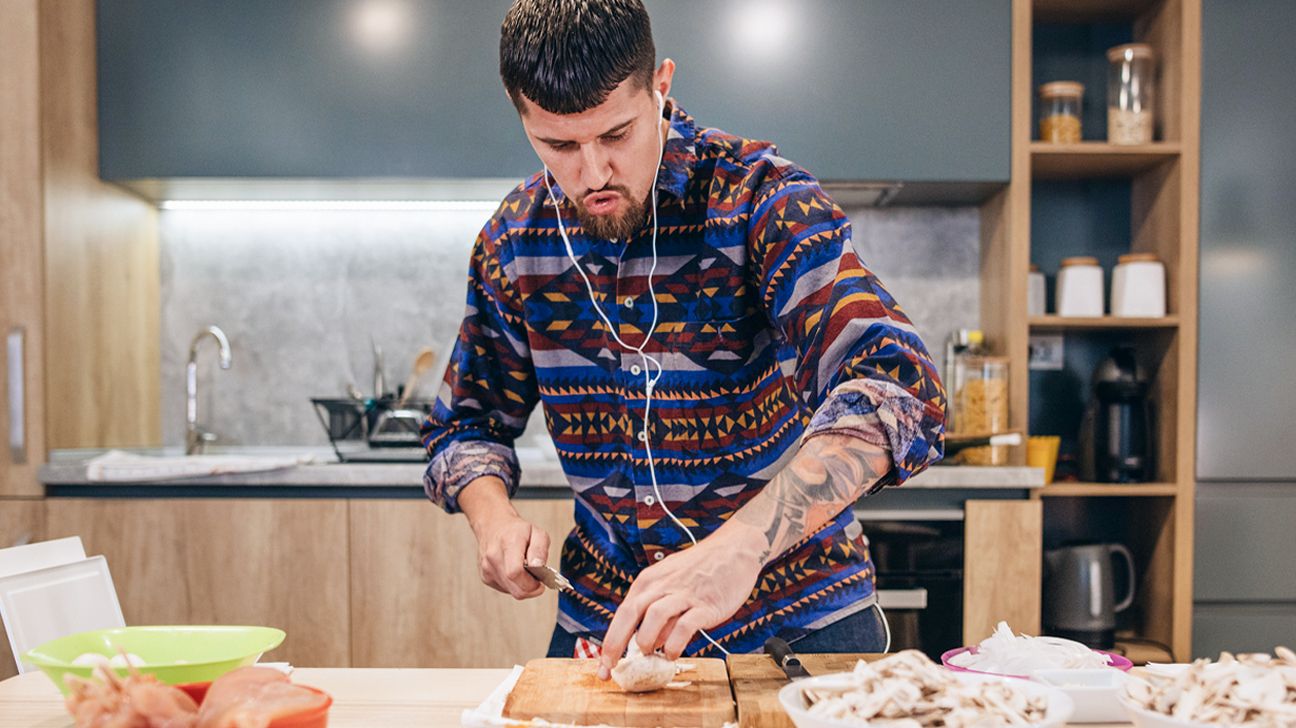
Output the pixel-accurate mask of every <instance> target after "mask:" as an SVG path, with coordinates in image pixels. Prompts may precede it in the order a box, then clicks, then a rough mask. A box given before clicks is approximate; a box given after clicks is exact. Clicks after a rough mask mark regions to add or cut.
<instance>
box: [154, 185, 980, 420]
mask: <svg viewBox="0 0 1296 728" xmlns="http://www.w3.org/2000/svg"><path fill="white" fill-rule="evenodd" d="M847 213H848V215H849V216H850V219H851V221H852V222H853V224H854V228H855V245H856V248H857V250H858V251H859V253H860V255H861V256H862V257H863V258H864V260H865V261H866V262H867V263H868V264H869V265H870V266H871V267H872V268H873V270H874V271H875V272H876V273H877V274H878V275H879V276H880V277H881V278H882V281H883V282H884V283H885V284H886V285H887V287H888V289H889V290H890V291H891V292H892V294H893V295H894V296H895V297H896V299H897V300H899V301H900V304H901V305H902V306H903V307H904V308H905V310H906V311H907V312H908V313H909V315H910V316H911V317H912V318H913V319H914V321H915V323H916V324H917V326H918V328H919V330H920V331H921V332H922V334H923V336H924V339H925V340H926V341H927V343H928V346H929V347H930V348H931V349H932V350H933V352H934V353H935V354H936V355H937V356H939V353H938V352H939V351H940V348H941V344H940V342H941V341H943V340H944V337H945V336H946V334H947V333H948V332H949V331H950V330H951V329H954V328H958V327H972V326H976V325H977V323H978V321H979V308H980V283H979V280H978V274H979V273H978V268H979V265H980V258H979V226H980V218H979V215H978V211H977V209H976V208H974V207H959V208H934V207H930V208H894V209H882V210H878V209H871V208H870V209H852V210H847ZM487 216H488V213H486V212H455V213H442V212H437V213H430V212H377V213H375V212H215V211H201V212H200V211H188V210H174V211H166V212H163V213H162V215H161V247H162V256H161V257H162V375H163V376H162V383H163V392H162V406H163V412H162V422H163V437H164V441H165V443H166V444H168V445H177V444H179V443H181V442H182V440H183V423H184V414H183V413H184V362H185V358H186V356H187V354H188V348H189V342H190V339H191V338H192V337H193V335H194V334H195V333H196V332H197V331H198V330H199V329H200V328H201V327H204V326H206V325H209V324H217V325H219V326H220V327H222V328H223V329H224V330H225V332H226V333H227V334H228V335H229V337H230V343H231V348H232V349H233V355H234V356H233V358H234V363H233V367H232V368H231V369H230V370H228V371H216V370H215V367H214V365H213V364H212V362H213V360H214V359H215V356H214V352H213V351H211V350H210V349H206V348H205V349H204V351H202V352H201V366H200V378H199V382H200V387H201V390H200V391H201V393H202V399H201V401H200V418H201V420H202V421H203V422H204V423H205V424H207V425H208V426H209V428H210V429H212V430H214V431H215V432H217V433H219V434H220V435H221V440H220V443H221V444H226V445H298V444H324V443H326V442H327V440H326V439H325V438H324V435H323V432H322V430H321V428H320V426H319V423H318V422H317V421H316V420H315V417H314V415H313V414H312V413H311V407H310V403H309V398H310V397H312V396H342V395H343V393H344V392H345V387H346V385H347V384H348V383H354V384H355V385H356V386H357V387H359V388H360V389H361V390H362V391H365V392H366V393H368V392H369V391H370V389H371V386H370V382H371V381H372V378H371V371H372V358H371V355H370V338H371V337H372V339H373V341H375V342H377V343H378V344H379V345H380V346H382V348H383V351H384V352H385V355H386V359H387V367H386V373H387V377H388V381H389V383H392V384H390V385H389V386H394V383H395V382H400V381H403V380H404V378H405V376H406V375H407V374H408V372H409V367H410V364H411V360H412V358H413V356H414V353H415V352H416V351H417V350H418V348H419V347H421V346H431V347H433V348H434V349H436V350H437V352H438V366H437V376H436V377H429V378H428V379H427V380H426V381H425V385H426V386H425V388H424V391H425V392H426V393H427V394H429V395H431V394H433V393H434V392H435V387H436V383H437V381H439V379H440V374H441V368H442V366H443V364H444V362H445V360H446V357H447V356H448V354H449V347H450V345H451V342H452V341H453V338H454V336H455V333H456V331H457V329H458V324H459V320H460V317H461V316H462V314H463V305H464V304H463V302H464V296H465V279H466V275H467V265H468V263H467V260H468V251H469V249H470V247H471V244H472V241H473V238H474V237H475V235H476V234H477V231H478V229H479V228H480V226H481V224H482V223H483V222H484V221H485V219H486V218H487ZM210 346H212V344H211V342H208V343H206V344H204V347H210ZM213 348H214V347H213ZM537 420H538V418H537ZM537 420H533V422H532V425H533V427H532V430H531V433H529V436H531V434H533V433H540V434H541V436H543V425H539V427H537V426H536V425H538V422H537Z"/></svg>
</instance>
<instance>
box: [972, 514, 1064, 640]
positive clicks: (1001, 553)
mask: <svg viewBox="0 0 1296 728" xmlns="http://www.w3.org/2000/svg"><path fill="white" fill-rule="evenodd" d="M964 517H965V521H964V524H963V528H964V531H963V532H964V539H965V541H964V546H963V559H964V563H963V642H964V643H965V644H969V645H972V644H976V643H978V642H980V641H981V640H983V639H985V638H986V637H989V636H990V634H991V633H993V632H994V628H995V625H997V624H998V623H999V622H1001V621H1004V622H1007V623H1008V625H1009V626H1010V627H1012V628H1013V630H1015V631H1016V632H1018V633H1021V634H1039V628H1040V590H1039V583H1040V569H1041V565H1042V563H1043V560H1044V554H1043V552H1042V548H1041V543H1042V536H1043V533H1042V532H1043V509H1042V508H1041V507H1040V502H1039V501H1035V500H1028V501H1008V500H984V501H971V500H970V501H968V502H967V503H966V505H965V506H964Z"/></svg>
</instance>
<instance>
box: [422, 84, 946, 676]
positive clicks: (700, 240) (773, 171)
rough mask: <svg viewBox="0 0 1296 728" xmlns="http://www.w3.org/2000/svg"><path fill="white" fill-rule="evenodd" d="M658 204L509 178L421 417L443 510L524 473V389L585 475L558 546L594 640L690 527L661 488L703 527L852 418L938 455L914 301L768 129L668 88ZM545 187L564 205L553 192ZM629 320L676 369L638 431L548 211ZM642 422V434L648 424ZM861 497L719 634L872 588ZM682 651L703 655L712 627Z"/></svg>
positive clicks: (761, 628) (729, 637)
mask: <svg viewBox="0 0 1296 728" xmlns="http://www.w3.org/2000/svg"><path fill="white" fill-rule="evenodd" d="M667 109H668V110H667V112H666V113H667V116H668V118H669V119H670V129H669V133H668V137H667V141H666V143H665V149H664V153H663V158H662V163H661V167H660V168H659V170H658V176H657V180H656V185H657V191H658V200H657V205H658V207H657V214H658V226H659V230H658V235H657V260H656V271H655V273H654V274H653V288H654V289H655V292H656V304H657V315H658V321H657V325H656V328H655V330H653V333H652V336H651V337H650V338H649V340H648V341H647V343H646V344H644V337H645V334H646V333H647V332H648V330H649V328H650V327H651V325H652V317H653V301H652V298H650V296H649V288H648V275H649V271H650V269H651V268H652V266H653V257H654V256H653V251H652V226H651V222H648V221H645V224H644V225H643V226H642V227H641V228H640V229H639V231H638V232H637V233H635V234H634V235H632V236H630V237H629V238H627V239H622V240H604V239H596V238H594V237H592V236H589V235H586V234H585V233H584V231H583V230H582V229H581V227H580V225H579V222H578V221H577V218H576V211H575V209H574V207H573V205H572V203H571V202H570V201H569V200H567V199H566V197H565V196H564V195H563V193H562V190H561V189H560V188H559V187H558V185H557V183H556V182H555V181H554V180H553V179H552V178H550V180H549V182H550V184H551V185H552V187H553V197H552V198H551V197H550V196H549V194H548V192H547V191H546V189H545V180H544V178H543V177H542V176H541V175H542V174H543V173H537V174H535V175H533V176H532V177H530V178H529V179H527V180H526V181H525V182H523V183H522V184H520V185H519V186H518V187H517V188H516V189H514V190H513V191H512V192H511V193H510V194H509V195H508V196H507V197H506V198H505V199H504V200H503V202H502V203H501V204H500V206H499V208H498V210H497V211H496V212H495V214H494V215H492V217H491V218H490V220H489V221H488V222H487V224H486V225H485V227H484V228H483V229H482V231H481V234H480V235H479V236H478V237H477V240H476V242H475V244H474V247H473V251H472V255H471V263H470V270H469V275H468V301H467V310H466V314H465V316H464V319H463V323H462V325H461V327H460V330H459V336H458V340H457V342H456V345H455V348H454V352H453V354H452V355H451V359H450V362H449V365H448V367H447V369H446V374H445V379H444V382H443V383H442V387H441V391H440V394H439V395H438V399H437V402H436V405H435V407H434V409H433V411H432V413H431V414H430V415H429V416H428V418H427V420H426V422H425V423H424V426H423V431H422V439H423V444H424V446H425V447H426V449H427V451H428V454H429V457H430V462H429V465H428V468H427V473H426V476H425V478H424V487H425V490H426V493H427V495H428V497H429V498H430V499H431V500H432V501H433V502H434V503H436V504H438V505H440V506H441V507H443V508H444V509H446V510H447V511H449V512H451V513H453V512H456V511H457V510H458V503H457V496H458V493H459V491H460V490H462V489H463V488H464V487H465V486H466V485H467V484H468V483H469V482H471V481H472V480H473V479H474V478H477V477H480V476H482V475H487V474H492V475H497V476H499V477H500V478H501V479H502V480H503V481H504V483H505V484H506V485H507V486H508V488H509V493H510V495H511V494H513V493H514V492H516V489H517V485H518V480H519V467H518V461H517V457H516V454H515V453H514V451H513V442H514V440H515V438H517V437H518V436H519V435H520V434H521V433H522V430H523V428H524V427H525V425H526V422H527V418H528V416H529V414H530V413H531V411H532V410H533V408H534V407H535V406H537V405H540V406H541V407H542V408H543V412H544V417H545V422H546V425H547V428H548V430H549V433H550V435H551V437H552V439H553V442H554V445H555V446H556V448H557V451H558V456H559V459H560V461H561V464H562V468H563V471H564V473H565V474H566V477H567V480H568V482H569V483H570V485H571V488H572V490H573V492H574V496H575V498H574V501H575V506H574V507H575V528H574V529H573V530H572V532H571V533H570V534H568V535H567V537H566V539H565V541H564V542H563V546H562V561H561V569H562V572H563V574H564V575H566V576H567V577H568V578H569V579H570V580H571V581H572V583H573V585H574V587H575V589H574V593H570V592H567V591H564V592H563V593H562V594H561V596H560V597H559V624H560V625H561V626H562V627H563V628H564V629H566V630H567V631H569V632H572V633H574V634H578V635H581V636H586V637H590V638H593V639H595V640H598V639H601V638H602V636H603V634H604V633H605V632H606V630H607V627H608V624H609V623H610V621H611V619H612V615H613V613H614V612H615V611H616V608H617V605H618V604H620V602H621V599H622V598H623V597H624V595H625V593H626V591H627V590H628V589H629V587H630V583H631V582H632V581H633V579H634V577H635V575H636V574H638V573H639V572H640V571H641V570H643V569H644V568H646V567H648V566H649V565H651V564H653V563H654V562H656V561H658V560H660V559H662V558H663V557H664V556H666V555H668V554H670V553H673V552H676V551H678V550H680V549H683V548H686V547H687V546H688V545H689V544H690V542H689V540H688V537H687V535H686V534H685V533H684V532H683V531H682V530H681V529H680V527H679V526H678V525H676V523H675V522H673V521H672V520H671V519H670V518H669V517H668V516H667V514H666V512H665V510H664V509H663V507H662V505H663V504H662V503H660V502H658V500H657V496H656V494H655V492H654V489H653V487H652V478H651V477H650V472H649V461H648V458H647V452H646V447H645V445H651V448H652V455H653V459H652V460H653V461H652V466H653V469H654V470H655V474H656V479H657V483H658V491H659V492H660V497H661V498H662V499H664V500H665V501H666V504H665V505H666V506H667V507H669V509H670V510H671V512H672V513H674V515H675V516H676V517H677V518H679V519H680V521H682V522H683V523H684V524H685V525H687V526H688V528H689V529H690V530H691V531H692V532H693V533H694V535H695V536H696V537H697V538H699V539H701V538H704V537H706V536H707V535H708V534H710V533H711V532H713V531H715V529H717V528H718V527H719V526H720V525H721V524H723V523H724V522H725V520H726V519H728V518H729V517H730V516H731V515H732V514H733V513H734V512H735V511H736V510H738V509H739V508H741V507H742V506H743V505H744V504H745V503H746V502H747V501H748V500H750V499H751V498H752V496H754V495H756V494H757V493H759V492H760V490H761V489H762V488H763V487H764V485H765V484H766V483H767V482H768V481H769V480H770V479H771V478H772V477H773V476H774V475H775V474H777V473H778V472H779V471H780V470H781V469H782V468H783V467H784V466H785V465H786V464H787V463H788V462H789V460H790V459H791V457H792V456H793V455H794V454H795V453H796V451H797V449H798V447H799V446H800V443H801V442H802V441H804V440H805V439H807V438H811V437H815V436H816V435H820V434H823V433H826V432H834V433H844V434H849V435H852V436H855V437H859V438H862V439H864V440H866V441H868V442H870V443H873V444H875V445H878V446H881V447H883V448H885V449H886V450H887V451H888V452H889V453H890V458H891V468H890V471H889V472H888V473H887V474H886V476H885V477H884V478H883V479H882V480H881V481H880V482H879V483H878V485H877V486H876V487H878V488H880V487H884V486H888V485H899V484H901V483H903V482H904V481H905V479H907V478H908V477H910V476H912V475H913V474H915V473H917V472H919V471H920V470H922V469H923V468H925V467H927V466H928V465H930V464H932V463H933V462H935V461H937V460H939V459H940V457H941V454H942V451H943V446H944V412H945V393H944V389H943V388H942V385H941V382H940V379H939V377H938V376H937V373H936V370H935V367H934V365H933V363H932V360H931V357H930V356H929V354H928V352H927V350H926V348H925V347H924V345H923V343H922V341H921V340H920V339H919V337H918V334H917V333H916V332H915V330H914V327H913V325H912V323H911V322H910V321H909V319H908V318H907V317H906V316H905V314H904V312H903V311H902V310H901V308H900V306H899V305H898V304H897V303H896V302H895V300H893V299H892V298H891V296H890V294H888V293H887V291H886V289H884V288H883V287H882V284H881V283H880V282H879V281H878V279H877V278H876V277H875V276H874V275H873V274H872V273H871V272H870V271H869V270H868V269H867V268H865V267H864V265H863V263H861V261H860V260H859V258H858V257H857V256H856V254H855V251H854V249H853V248H852V245H851V226H850V222H849V221H848V220H847V219H846V216H845V215H844V214H843V213H842V211H841V209H840V208H839V207H837V205H835V204H834V203H833V201H832V200H831V199H830V198H829V197H828V195H827V194H825V192H824V190H823V189H822V187H821V186H820V185H819V183H818V181H817V180H816V179H815V178H814V177H812V176H811V175H810V174H809V173H808V172H807V171H806V170H804V169H802V168H800V167H798V166H797V165H795V164H793V163H791V162H789V161H788V160H786V159H783V158H782V157H780V156H779V155H778V152H777V150H776V148H775V147H774V146H773V145H772V144H770V143H769V142H763V141H752V140H747V139H742V138H739V137H736V136H733V135H731V134H727V133H725V132H723V131H720V130H717V129H709V128H704V127H700V126H698V125H697V124H696V122H695V121H694V120H693V118H692V117H690V116H689V115H688V114H686V113H685V112H684V111H683V109H681V108H679V107H678V106H677V105H676V104H674V103H673V102H672V103H671V104H670V105H669V106H668V107H667ZM555 204H556V205H557V206H558V208H557V209H555ZM558 211H561V214H562V221H563V223H564V225H565V227H566V229H567V231H568V236H569V239H570V241H571V245H572V247H573V250H574V253H575V256H576V258H577V259H578V260H579V261H580V264H581V267H582V268H583V269H584V271H585V273H586V274H587V275H588V276H589V279H590V282H591V284H592V285H593V289H594V292H595V296H596V297H597V299H598V302H599V305H600V307H601V308H602V311H603V313H604V314H605V315H606V316H607V317H608V319H609V321H610V322H611V324H612V326H614V327H616V332H617V334H618V335H619V336H620V338H621V339H622V340H623V341H625V342H626V343H628V344H630V345H631V346H641V345H643V346H644V348H645V350H646V352H647V353H648V354H650V355H651V356H653V357H654V358H655V359H657V360H658V361H660V362H661V364H662V366H663V372H662V374H661V376H660V378H659V379H658V380H657V382H656V384H655V386H654V387H653V391H652V399H651V407H650V409H649V411H650V415H651V416H650V420H649V425H648V428H647V430H646V431H645V429H644V424H643V418H644V408H645V404H646V400H645V382H644V376H643V372H642V371H641V370H640V366H641V360H640V357H639V355H638V354H636V353H634V352H633V351H628V350H624V349H622V348H621V346H620V345H619V344H618V343H617V342H616V341H615V339H614V338H613V337H612V336H611V332H610V331H609V330H608V327H607V326H606V325H605V324H604V322H603V320H602V318H601V317H600V316H599V315H598V313H597V312H596V311H595V310H594V308H593V306H592V305H591V301H590V296H589V292H588V289H587V288H586V284H585V281H584V279H582V277H581V275H580V273H579V272H578V271H577V270H576V269H575V268H574V267H573V266H572V264H571V260H570V259H569V258H568V256H567V251H566V248H565V247H564V244H563V240H562V238H561V237H560V235H559V232H558V218H557V214H556V213H557V212H558ZM641 438H651V439H650V440H648V441H647V442H646V443H645V441H644V440H643V439H641ZM874 598H875V595H874V580H873V565H872V562H871V560H870V558H869V554H868V549H867V542H866V541H865V539H864V538H863V537H862V535H861V533H860V527H859V525H858V522H857V521H856V520H855V517H854V514H853V513H852V510H851V509H850V508H847V509H845V510H844V511H843V512H842V513H841V514H839V515H838V516H837V517H835V518H834V519H832V520H830V521H829V522H828V523H826V524H824V525H823V526H822V527H821V528H819V529H818V530H817V531H816V532H815V533H813V534H811V535H810V536H808V537H807V538H805V539H804V540H802V541H801V542H799V543H797V544H796V545H794V546H793V547H792V548H790V549H789V550H788V551H787V552H785V553H784V554H782V555H781V556H779V557H778V558H777V559H775V560H774V561H773V562H771V563H770V564H769V565H768V566H766V567H765V569H764V570H763V571H762V573H761V575H760V577H759V579H758V580H757V584H756V586H755V588H754V589H753V591H752V594H751V595H750V597H749V598H748V599H747V601H746V602H745V603H744V604H743V606H742V607H741V608H740V609H739V610H738V612H737V613H736V614H734V615H733V617H732V618H730V619H729V620H727V621H726V622H725V623H723V624H721V625H718V626H717V627H715V628H714V629H710V630H708V633H709V634H710V635H711V637H712V638H714V639H715V640H716V641H717V642H719V643H720V644H721V645H723V646H724V647H725V648H726V649H727V650H729V651H731V652H752V651H756V650H759V649H760V648H761V646H762V645H763V643H764V641H765V639H766V638H768V637H770V636H773V635H779V636H782V637H784V638H786V639H796V638H797V637H800V636H802V635H804V634H807V633H809V632H811V631H814V630H816V629H819V628H822V627H824V626H826V625H828V624H830V623H832V622H833V621H835V620H837V619H841V618H842V617H844V616H847V615H849V614H851V613H853V612H855V611H858V610H860V609H862V608H864V607H866V606H868V605H869V604H871V603H872V601H873V600H874ZM687 654H702V655H706V654H714V648H713V647H711V645H710V644H709V643H708V642H706V640H705V639H703V638H702V637H701V636H699V637H698V638H697V639H695V640H694V642H693V643H692V644H691V645H690V646H689V649H688V650H687Z"/></svg>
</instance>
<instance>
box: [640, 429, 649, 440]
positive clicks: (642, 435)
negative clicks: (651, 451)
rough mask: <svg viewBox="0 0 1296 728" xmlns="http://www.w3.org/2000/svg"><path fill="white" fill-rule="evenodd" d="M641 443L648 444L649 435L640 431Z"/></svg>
mask: <svg viewBox="0 0 1296 728" xmlns="http://www.w3.org/2000/svg"><path fill="white" fill-rule="evenodd" d="M639 442H648V433H647V432H645V431H640V432H639Z"/></svg>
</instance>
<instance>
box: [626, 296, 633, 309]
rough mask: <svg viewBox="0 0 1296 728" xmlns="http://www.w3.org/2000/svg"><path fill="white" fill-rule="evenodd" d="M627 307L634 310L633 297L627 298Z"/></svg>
mask: <svg viewBox="0 0 1296 728" xmlns="http://www.w3.org/2000/svg"><path fill="white" fill-rule="evenodd" d="M625 307H626V308H634V297H633V296H626V297H625Z"/></svg>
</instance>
